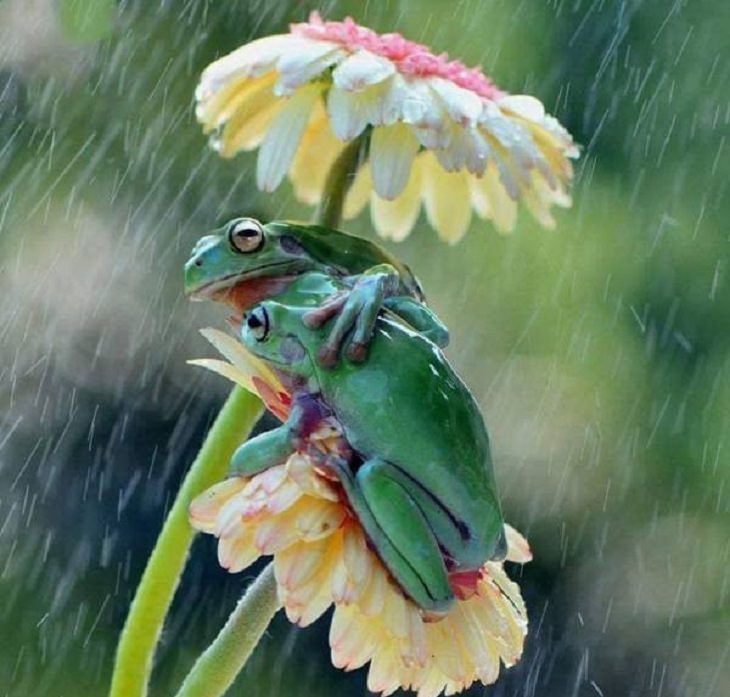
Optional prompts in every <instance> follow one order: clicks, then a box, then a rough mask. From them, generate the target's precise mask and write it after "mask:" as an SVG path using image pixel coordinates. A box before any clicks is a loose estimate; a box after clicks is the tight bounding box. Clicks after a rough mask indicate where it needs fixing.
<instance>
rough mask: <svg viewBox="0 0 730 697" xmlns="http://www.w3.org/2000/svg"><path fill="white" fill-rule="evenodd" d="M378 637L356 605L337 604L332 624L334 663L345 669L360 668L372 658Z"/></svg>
mask: <svg viewBox="0 0 730 697" xmlns="http://www.w3.org/2000/svg"><path fill="white" fill-rule="evenodd" d="M377 637H378V634H377V632H375V631H373V630H372V627H369V626H368V625H367V624H366V623H364V622H363V621H362V616H361V615H360V614H359V612H358V611H357V609H356V608H355V607H353V606H345V605H337V606H336V607H335V612H334V614H333V616H332V624H331V625H330V647H331V649H332V664H333V665H334V666H336V667H337V668H342V669H344V670H355V669H356V668H360V667H361V666H363V665H365V663H367V662H368V661H369V660H370V659H371V658H372V655H373V653H374V652H375V649H376V646H377V641H376V640H377Z"/></svg>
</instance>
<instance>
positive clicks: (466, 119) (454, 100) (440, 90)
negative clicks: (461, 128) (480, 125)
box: [428, 77, 484, 125]
mask: <svg viewBox="0 0 730 697" xmlns="http://www.w3.org/2000/svg"><path fill="white" fill-rule="evenodd" d="M428 85H429V87H430V88H431V89H432V90H433V91H434V92H435V93H436V94H437V95H438V97H439V99H440V100H441V103H442V104H443V105H444V108H445V109H446V113H447V114H448V115H449V117H450V118H451V119H453V120H454V121H456V122H457V123H459V124H461V125H467V124H469V123H474V122H475V121H476V120H477V119H478V118H479V116H480V115H481V113H482V110H483V108H484V102H483V101H482V99H481V97H479V95H478V94H475V93H474V92H472V91H470V90H466V89H464V88H463V87H459V86H458V85H455V84H454V83H453V82H451V81H450V80H445V79H444V78H440V77H434V78H431V79H430V80H428Z"/></svg>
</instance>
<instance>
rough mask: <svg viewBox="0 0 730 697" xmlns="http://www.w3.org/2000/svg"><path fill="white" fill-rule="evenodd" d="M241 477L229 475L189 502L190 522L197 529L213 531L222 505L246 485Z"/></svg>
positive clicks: (245, 481)
mask: <svg viewBox="0 0 730 697" xmlns="http://www.w3.org/2000/svg"><path fill="white" fill-rule="evenodd" d="M246 483H247V480H246V479H244V478H243V477H230V478H229V479H224V480H223V481H222V482H219V483H218V484H215V485H214V486H212V487H210V488H209V489H206V490H205V491H204V492H203V493H202V494H200V495H199V496H196V497H195V498H194V499H193V500H192V501H191V503H190V508H189V516H190V524H191V525H192V526H193V527H194V528H196V529H197V530H201V531H203V532H213V531H214V530H215V524H216V519H217V518H218V514H219V513H220V511H221V509H222V508H223V506H224V505H225V504H226V503H227V502H228V501H229V500H230V499H231V498H233V497H234V496H236V494H238V493H240V492H241V491H242V490H243V488H244V487H245V486H246Z"/></svg>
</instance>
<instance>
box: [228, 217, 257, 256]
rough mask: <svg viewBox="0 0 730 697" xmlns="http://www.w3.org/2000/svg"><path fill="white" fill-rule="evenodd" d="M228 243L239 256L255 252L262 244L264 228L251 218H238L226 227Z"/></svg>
mask: <svg viewBox="0 0 730 697" xmlns="http://www.w3.org/2000/svg"><path fill="white" fill-rule="evenodd" d="M228 241H229V242H230V244H231V247H233V249H234V250H235V251H236V252H240V253H241V254H250V253H251V252H256V251H258V250H259V249H261V245H263V243H264V228H263V226H262V225H261V223H260V222H259V221H258V220H254V219H253V218H238V220H234V221H233V222H232V223H231V224H230V225H229V226H228Z"/></svg>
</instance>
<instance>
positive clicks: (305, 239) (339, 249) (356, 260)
mask: <svg viewBox="0 0 730 697" xmlns="http://www.w3.org/2000/svg"><path fill="white" fill-rule="evenodd" d="M279 224H281V225H282V226H285V229H286V231H287V233H289V234H295V235H296V237H298V238H299V239H300V241H301V242H302V243H303V245H304V246H305V247H306V249H307V250H308V251H309V253H310V254H311V255H312V256H313V257H315V258H316V259H318V260H319V261H321V262H323V263H327V264H331V265H333V266H335V267H337V268H339V269H342V270H343V271H346V272H347V273H348V274H350V275H356V274H360V273H363V272H365V271H367V270H368V269H370V268H372V267H373V266H377V265H378V264H390V265H391V266H393V267H394V268H395V269H396V270H397V271H398V274H399V275H400V277H401V280H402V283H403V287H404V290H405V291H406V292H407V293H408V294H409V295H412V296H413V297H415V298H418V299H419V300H423V291H422V289H421V285H420V283H419V282H418V279H417V278H416V276H415V275H414V274H413V272H412V271H411V269H410V268H409V267H408V265H406V264H404V263H403V262H402V261H400V260H399V259H398V258H397V257H395V256H393V255H392V254H390V253H389V252H388V251H387V250H385V249H384V248H383V247H381V246H380V245H378V244H375V243H374V242H371V241H370V240H366V239H364V238H363V237H358V236H357V235H351V234H349V233H347V232H342V231H341V230H332V229H330V228H326V227H322V226H321V225H304V224H301V223H292V222H286V223H277V222H274V223H270V225H271V226H272V227H274V228H275V227H276V226H277V225H279Z"/></svg>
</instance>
